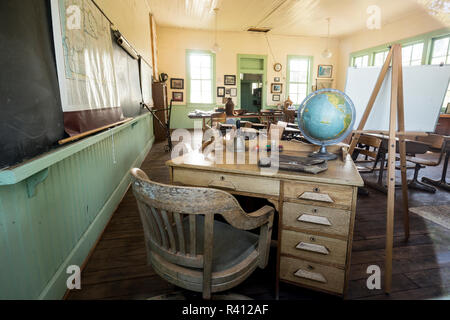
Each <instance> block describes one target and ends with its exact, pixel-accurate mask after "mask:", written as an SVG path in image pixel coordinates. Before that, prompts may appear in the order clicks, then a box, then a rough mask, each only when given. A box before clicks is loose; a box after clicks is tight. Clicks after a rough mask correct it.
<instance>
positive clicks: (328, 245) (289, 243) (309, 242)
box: [281, 230, 347, 266]
mask: <svg viewBox="0 0 450 320" xmlns="http://www.w3.org/2000/svg"><path fill="white" fill-rule="evenodd" d="M281 254H287V255H291V256H295V257H298V258H302V259H307V260H313V261H317V262H325V263H332V264H337V265H341V266H345V262H346V259H347V242H346V241H343V240H337V239H332V238H326V237H321V236H313V235H309V234H306V233H301V232H295V231H289V230H283V231H282V233H281Z"/></svg>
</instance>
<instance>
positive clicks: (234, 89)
mask: <svg viewBox="0 0 450 320" xmlns="http://www.w3.org/2000/svg"><path fill="white" fill-rule="evenodd" d="M230 96H232V97H237V88H231V89H230Z"/></svg>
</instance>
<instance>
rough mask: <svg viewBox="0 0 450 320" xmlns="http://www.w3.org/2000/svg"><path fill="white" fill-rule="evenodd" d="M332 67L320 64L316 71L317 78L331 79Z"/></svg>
mask: <svg viewBox="0 0 450 320" xmlns="http://www.w3.org/2000/svg"><path fill="white" fill-rule="evenodd" d="M332 77H333V66H330V65H323V64H320V65H319V68H318V70H317V78H332Z"/></svg>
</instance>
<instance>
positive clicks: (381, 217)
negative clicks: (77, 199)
mask: <svg viewBox="0 0 450 320" xmlns="http://www.w3.org/2000/svg"><path fill="white" fill-rule="evenodd" d="M164 145H165V143H158V144H155V145H154V147H153V149H152V150H151V152H150V153H149V155H148V157H147V158H146V159H145V161H144V163H143V164H142V169H143V170H144V171H145V172H146V173H147V174H148V176H149V177H150V179H152V180H155V181H158V182H163V183H168V182H169V181H170V178H169V172H168V169H167V168H166V167H165V161H167V160H168V159H169V157H170V154H168V153H165V152H164V151H163V147H164ZM441 170H442V167H436V168H427V169H424V170H421V172H420V174H421V176H428V177H432V178H437V177H439V175H440V172H441ZM449 171H450V169H449ZM397 175H398V177H400V176H399V173H397ZM411 175H412V172H411V171H409V172H408V176H409V177H411ZM366 177H367V178H368V179H372V180H373V179H374V178H375V176H374V175H372V176H371V175H368V176H367V175H366ZM399 181H400V179H399ZM369 192H370V195H369V196H360V197H359V198H358V203H357V213H356V221H355V236H354V242H353V253H352V261H351V263H352V265H351V272H350V281H349V290H348V295H347V297H346V298H347V299H430V298H438V297H441V296H443V295H448V294H449V288H450V283H449V282H450V250H449V247H450V232H448V230H447V229H445V228H443V227H441V226H439V225H437V224H435V223H433V222H430V221H428V220H425V219H423V218H421V217H420V216H417V215H415V214H411V215H410V219H411V237H410V239H409V241H408V242H405V240H404V237H403V224H402V223H403V213H402V211H401V207H402V200H401V192H397V197H396V209H397V210H396V213H395V235H394V262H393V264H394V267H393V273H394V274H393V291H392V293H391V294H390V295H385V294H384V293H383V291H382V290H369V289H367V286H366V281H367V277H368V276H369V275H368V274H367V273H366V271H367V267H368V266H369V265H379V266H380V267H381V269H382V275H383V274H384V272H383V268H384V247H385V226H386V196H385V195H384V194H382V193H380V192H378V191H375V190H371V189H369ZM409 196H410V206H411V207H414V206H427V205H440V204H449V203H450V193H448V192H445V191H442V190H438V191H437V193H436V194H434V195H433V194H428V193H425V192H420V191H412V190H410V191H409ZM275 261H276V252H275V250H274V249H273V248H272V250H271V253H270V258H269V265H268V267H267V268H266V269H265V270H260V269H257V270H256V271H255V272H254V273H253V274H252V275H251V276H250V277H249V278H248V279H247V280H246V281H244V282H243V283H242V284H241V285H239V286H237V287H236V288H234V289H232V290H231V292H233V293H238V294H243V295H246V296H248V297H250V298H253V299H260V300H272V299H274V284H275ZM382 284H383V281H382ZM280 289H281V290H280V299H286V300H339V299H340V298H336V297H334V296H331V295H327V294H324V293H320V292H314V291H311V290H308V289H304V288H300V287H297V286H292V285H289V284H284V283H282V284H281V285H280ZM178 291H183V290H182V289H180V288H177V287H175V286H173V285H171V284H169V283H167V282H166V281H165V280H163V279H161V278H160V277H159V276H157V275H156V274H155V272H154V271H153V269H152V268H151V267H150V266H148V265H147V258H146V255H145V243H144V235H143V229H142V224H141V221H140V217H139V213H138V210H137V206H136V201H135V199H134V196H133V194H132V192H131V190H128V192H127V193H126V195H125V197H124V198H123V200H122V202H121V204H120V205H119V207H118V208H117V210H116V212H115V213H114V215H113V216H112V219H111V221H110V223H109V225H108V226H107V228H106V229H105V232H104V234H103V235H102V238H101V239H100V241H99V242H98V244H97V247H96V248H95V250H94V252H93V254H92V255H91V257H90V260H89V261H88V262H87V265H86V267H85V269H84V270H83V272H82V289H81V290H79V291H78V290H76V291H72V292H71V293H70V294H69V295H68V298H69V299H148V298H150V297H154V296H158V295H161V294H167V293H171V292H178ZM183 292H185V291H183ZM191 296H194V297H197V298H196V299H199V295H198V294H191Z"/></svg>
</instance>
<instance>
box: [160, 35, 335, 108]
mask: <svg viewBox="0 0 450 320" xmlns="http://www.w3.org/2000/svg"><path fill="white" fill-rule="evenodd" d="M269 41H270V44H271V47H272V49H273V54H274V56H275V59H276V60H277V62H280V63H281V64H282V65H283V70H282V72H281V74H279V73H276V72H275V71H274V70H273V65H274V63H275V62H274V59H273V58H272V56H271V53H270V50H269V48H268V45H267V42H266V39H265V37H264V35H261V34H251V33H248V32H219V33H218V43H219V45H220V47H221V48H222V50H221V51H220V52H219V53H217V55H216V78H217V79H216V85H217V86H223V85H224V75H225V74H231V75H236V76H237V77H238V78H239V76H238V75H237V55H238V54H257V55H267V69H268V71H267V91H268V92H267V100H266V103H267V104H268V105H276V104H277V103H278V102H273V101H272V95H271V94H270V84H271V83H272V82H273V80H274V79H273V78H274V77H281V78H282V82H283V83H285V78H286V64H287V56H288V55H305V56H313V57H314V68H313V72H314V74H313V80H314V79H315V78H316V74H317V66H318V65H319V64H331V65H334V66H335V69H334V72H338V68H337V63H338V41H336V40H332V41H331V42H330V49H331V50H332V51H333V52H334V53H335V54H334V56H333V57H332V58H331V59H323V58H322V57H321V56H320V54H321V52H322V51H323V50H324V49H325V47H326V39H324V38H310V37H290V36H274V35H269ZM213 44H214V33H213V32H207V31H200V30H193V29H179V28H170V27H159V28H158V67H159V72H165V73H167V74H168V75H169V77H171V78H183V79H186V62H185V61H186V59H185V57H186V49H198V50H210V49H211V48H212V46H213ZM333 77H334V75H333ZM285 89H286V88H285V86H284V88H283V91H284V92H283V93H285V91H286V90H285ZM184 96H185V102H184V103H183V104H186V88H185V90H184ZM283 99H285V96H284V94H283V95H282V99H281V100H282V101H283ZM220 100H221V99H218V100H217V103H218V104H220V103H221V101H220ZM234 101H235V103H236V102H237V99H236V98H234Z"/></svg>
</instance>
